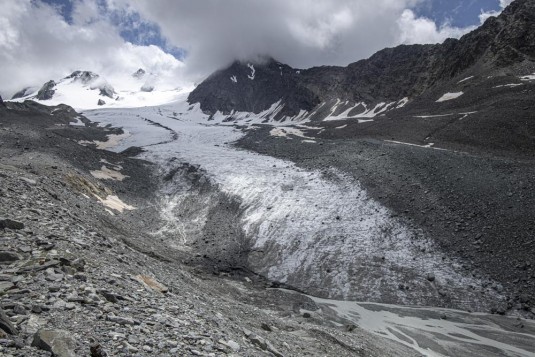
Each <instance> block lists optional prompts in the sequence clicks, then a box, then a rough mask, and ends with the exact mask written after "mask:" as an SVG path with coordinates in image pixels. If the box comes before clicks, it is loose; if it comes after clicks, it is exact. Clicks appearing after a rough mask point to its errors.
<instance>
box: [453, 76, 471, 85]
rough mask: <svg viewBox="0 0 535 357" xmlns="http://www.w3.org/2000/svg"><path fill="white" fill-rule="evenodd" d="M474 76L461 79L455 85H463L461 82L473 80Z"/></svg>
mask: <svg viewBox="0 0 535 357" xmlns="http://www.w3.org/2000/svg"><path fill="white" fill-rule="evenodd" d="M474 77H475V76H470V77H466V78H465V79H461V80H460V81H459V82H457V84H459V83H463V82H466V81H469V80H471V79H472V78H474Z"/></svg>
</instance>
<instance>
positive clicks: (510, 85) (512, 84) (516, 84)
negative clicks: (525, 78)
mask: <svg viewBox="0 0 535 357" xmlns="http://www.w3.org/2000/svg"><path fill="white" fill-rule="evenodd" d="M522 85H524V83H509V84H502V85H499V86H494V87H492V88H504V87H509V88H514V87H518V86H522Z"/></svg>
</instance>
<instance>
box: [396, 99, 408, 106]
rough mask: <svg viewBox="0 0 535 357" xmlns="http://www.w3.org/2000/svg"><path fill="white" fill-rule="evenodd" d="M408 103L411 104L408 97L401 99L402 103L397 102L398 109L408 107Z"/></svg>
mask: <svg viewBox="0 0 535 357" xmlns="http://www.w3.org/2000/svg"><path fill="white" fill-rule="evenodd" d="M408 102H409V98H408V97H405V98H403V99H401V100H400V101H398V102H397V106H396V109H399V108H403V107H404V106H405V105H407V103H408Z"/></svg>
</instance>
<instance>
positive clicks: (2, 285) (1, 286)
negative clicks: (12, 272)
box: [0, 281, 15, 294]
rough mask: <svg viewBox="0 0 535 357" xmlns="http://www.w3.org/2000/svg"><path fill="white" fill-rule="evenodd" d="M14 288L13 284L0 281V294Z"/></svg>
mask: <svg viewBox="0 0 535 357" xmlns="http://www.w3.org/2000/svg"><path fill="white" fill-rule="evenodd" d="M14 287H15V284H13V283H12V282H11V281H0V294H1V293H5V292H6V291H8V290H10V289H13V288H14Z"/></svg>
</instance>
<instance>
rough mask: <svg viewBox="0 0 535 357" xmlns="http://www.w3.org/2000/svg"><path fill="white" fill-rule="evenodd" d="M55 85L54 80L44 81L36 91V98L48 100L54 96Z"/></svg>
mask: <svg viewBox="0 0 535 357" xmlns="http://www.w3.org/2000/svg"><path fill="white" fill-rule="evenodd" d="M55 86H56V82H54V81H48V82H46V83H45V84H44V85H43V86H42V87H41V89H39V92H37V97H36V98H37V99H39V100H49V99H52V97H53V96H54V93H56V90H55V89H54V87H55Z"/></svg>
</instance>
